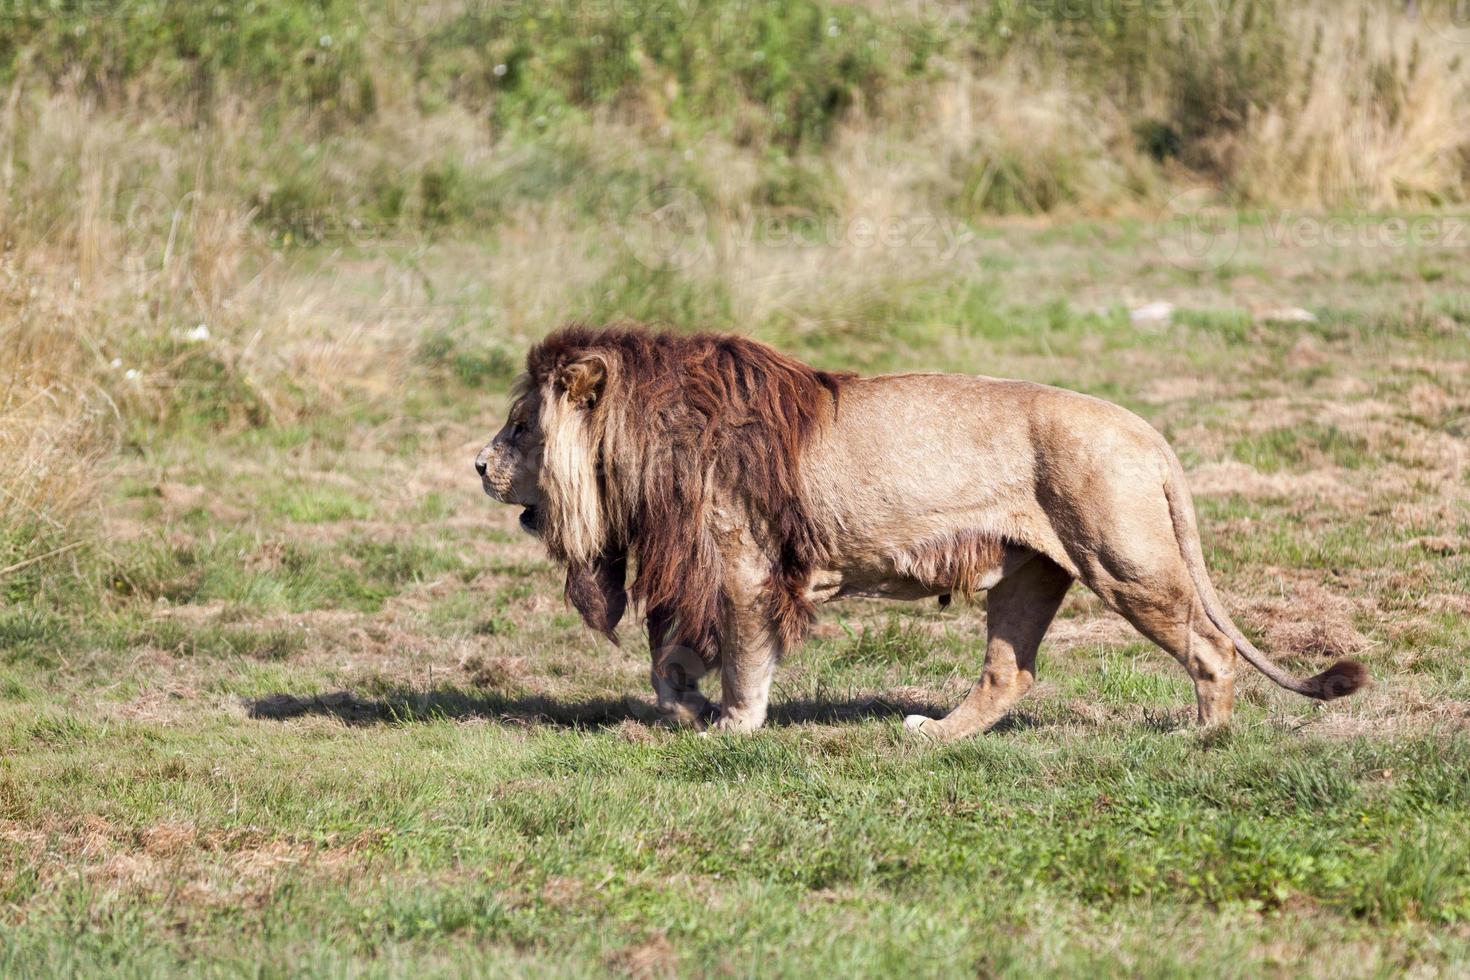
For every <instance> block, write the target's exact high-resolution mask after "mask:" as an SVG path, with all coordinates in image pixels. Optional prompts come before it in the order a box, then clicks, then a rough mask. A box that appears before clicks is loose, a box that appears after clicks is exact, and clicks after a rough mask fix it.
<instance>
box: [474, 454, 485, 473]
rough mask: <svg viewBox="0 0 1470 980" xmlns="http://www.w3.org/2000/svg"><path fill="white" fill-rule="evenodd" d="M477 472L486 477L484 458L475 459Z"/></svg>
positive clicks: (477, 457)
mask: <svg viewBox="0 0 1470 980" xmlns="http://www.w3.org/2000/svg"><path fill="white" fill-rule="evenodd" d="M475 472H476V473H478V474H480V475H481V476H484V475H485V458H484V457H483V456H476V457H475Z"/></svg>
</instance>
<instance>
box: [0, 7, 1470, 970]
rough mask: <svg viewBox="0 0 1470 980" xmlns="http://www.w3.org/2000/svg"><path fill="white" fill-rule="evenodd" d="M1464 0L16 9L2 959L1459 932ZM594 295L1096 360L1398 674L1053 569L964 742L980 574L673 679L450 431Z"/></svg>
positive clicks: (1012, 963) (1468, 314)
mask: <svg viewBox="0 0 1470 980" xmlns="http://www.w3.org/2000/svg"><path fill="white" fill-rule="evenodd" d="M1459 12H1460V11H1457V10H1456V9H1455V4H1453V3H1451V2H1449V0H1423V2H1421V3H1419V4H1415V5H1409V6H1407V7H1406V5H1405V4H1403V3H1401V2H1399V0H1343V2H1331V3H1329V2H1326V0H1309V2H1306V3H1289V2H1287V0H1210V2H1204V3H1202V2H1198V0H1156V2H1153V0H1151V2H1149V3H1132V2H1118V3H1096V4H1085V3H1071V2H1057V3H1044V2H1026V3H1021V2H1010V0H1004V2H1000V0H998V2H995V3H991V4H985V5H975V6H973V7H972V6H970V5H961V4H948V3H938V4H935V3H907V2H898V0H895V2H891V3H889V2H876V0H875V2H865V3H849V2H829V0H746V2H743V3H741V4H728V3H719V4H716V3H713V2H704V0H666V2H665V0H652V2H649V3H622V2H613V0H610V2H586V0H544V2H538V3H438V2H437V0H436V2H432V3H397V2H392V3H366V4H356V3H353V4H348V3H342V2H338V0H319V2H318V0H311V2H306V0H291V2H287V0H282V2H279V3H272V4H236V5H228V4H226V5H199V4H196V3H191V2H184V0H125V2H121V3H117V4H95V3H88V4H52V3H25V2H21V3H10V4H5V3H3V2H0V83H3V84H4V89H3V92H0V457H3V458H4V459H5V461H6V465H5V466H3V467H0V976H6V977H8V976H31V975H55V974H61V975H66V974H70V975H88V976H90V975H94V974H99V973H101V974H108V975H121V976H156V975H164V974H178V973H188V974H195V975H211V976H218V975H228V976H235V975H251V976H278V975H287V974H290V975H296V974H305V975H327V976H344V975H354V976H355V975H411V976H418V975H475V974H485V975H502V974H506V973H512V974H516V973H520V974H547V973H553V972H555V973H569V974H573V975H593V974H599V975H600V974H606V973H615V974H627V975H633V976H640V977H646V976H662V975H667V974H702V973H728V974H735V975H757V974H760V975H810V974H813V973H818V972H820V973H824V974H825V973H839V974H840V973H844V972H845V973H849V974H862V975H874V974H893V973H904V974H921V975H957V976H959V975H976V974H979V975H986V976H990V975H1031V974H1036V973H1050V974H1068V975H1071V974H1076V973H1081V972H1084V971H1085V972H1086V973H1088V974H1099V975H1118V976H1122V975H1128V976H1136V975H1144V976H1173V975H1180V976H1182V975H1189V976H1197V975H1205V976H1245V975H1249V976H1255V975H1259V974H1261V973H1269V974H1275V975H1282V976H1292V977H1295V976H1302V975H1305V976H1323V977H1327V976H1333V977H1336V976H1389V975H1393V976H1397V975H1400V974H1404V973H1409V974H1411V975H1416V976H1428V975H1463V974H1465V973H1466V972H1470V839H1467V835H1466V833H1465V828H1466V826H1467V824H1470V480H1467V477H1470V470H1467V466H1470V262H1467V261H1466V258H1467V256H1470V215H1467V214H1466V211H1465V202H1466V201H1467V200H1470V137H1467V135H1466V134H1470V115H1467V113H1470V109H1467V107H1470V59H1467V58H1466V57H1465V55H1466V52H1467V50H1470V49H1467V48H1466V47H1465V44H1466V42H1467V41H1470V34H1466V32H1465V30H1464V25H1463V23H1462V22H1461V20H1457V19H1456V14H1457V13H1459ZM573 317H578V318H584V319H587V320H590V321H593V322H603V321H607V320H612V319H617V318H624V317H627V318H635V319H641V320H646V321H652V322H656V323H661V324H665V325H669V326H670V327H671V328H673V329H694V328H702V329H720V330H737V331H741V332H744V333H750V334H753V335H755V336H757V337H760V338H762V339H764V340H767V341H770V342H772V343H775V344H777V345H779V346H781V347H782V348H783V349H786V350H788V351H790V352H792V353H794V354H796V355H798V356H800V357H803V358H805V359H807V360H809V361H811V362H812V363H814V364H817V365H820V366H822V367H827V368H845V369H853V370H858V371H862V372H867V373H874V372H882V371H897V370H912V369H924V370H934V369H943V370H952V371H965V372H976V373H985V374H991V375H1000V376H1010V377H1020V378H1028V379H1033V380H1037V381H1042V382H1047V383H1054V384H1060V385H1064V386H1067V387H1071V388H1075V389H1079V390H1082V391H1086V392H1090V393H1093V394H1097V395H1100V396H1103V397H1106V398H1109V399H1112V400H1115V401H1118V402H1120V403H1122V404H1124V405H1126V406H1128V407H1129V408H1131V409H1133V410H1135V411H1137V412H1138V413H1140V414H1141V415H1143V416H1144V417H1145V418H1147V419H1148V420H1149V421H1150V422H1152V423H1153V424H1154V425H1156V426H1157V427H1158V428H1159V429H1160V430H1161V431H1163V432H1164V433H1165V434H1166V435H1167V436H1168V437H1169V439H1170V440H1171V441H1172V443H1173V444H1174V446H1175V447H1176V449H1177V450H1178V452H1179V455H1180V457H1181V458H1182V460H1183V462H1184V464H1185V467H1186V469H1187V470H1188V472H1189V478H1190V482H1191V484H1192V486H1193V488H1194V491H1195V497H1196V501H1197V504H1198V507H1199V511H1200V523H1201V529H1202V533H1203V536H1204V540H1205V548H1206V552H1207V557H1208V559H1209V563H1210V566H1211V568H1212V570H1213V573H1214V578H1215V582H1216V584H1217V585H1218V586H1219V588H1220V591H1221V593H1222V594H1223V596H1224V598H1225V600H1226V603H1227V604H1228V606H1229V607H1230V608H1231V610H1232V611H1233V612H1234V614H1235V617H1236V619H1237V621H1238V622H1239V623H1240V625H1241V626H1242V628H1243V629H1244V630H1245V632H1247V633H1248V634H1249V635H1250V636H1251V637H1252V638H1253V639H1254V640H1256V641H1257V642H1259V643H1260V644H1261V645H1262V647H1263V648H1265V649H1266V650H1267V651H1268V652H1270V653H1271V654H1272V656H1273V657H1275V658H1276V659H1277V660H1278V661H1279V662H1281V663H1282V664H1284V665H1287V666H1289V667H1291V668H1292V669H1293V670H1295V671H1297V672H1300V673H1306V672H1314V671H1315V670H1318V669H1321V667H1322V666H1324V665H1325V664H1327V663H1329V662H1331V661H1332V660H1334V659H1336V658H1337V657H1340V656H1343V655H1348V654H1351V655H1354V656H1356V657H1358V658H1360V659H1361V660H1363V661H1364V662H1365V663H1366V664H1367V665H1368V666H1369V668H1370V670H1371V672H1372V675H1373V680H1374V686H1373V687H1372V689H1371V690H1369V691H1367V692H1365V693H1364V694H1362V695H1360V696H1358V697H1356V698H1354V699H1351V700H1349V701H1346V702H1337V703H1333V704H1330V705H1327V706H1322V705H1317V704H1311V703H1307V702H1305V701H1303V700H1301V699H1299V698H1296V697H1295V696H1290V695H1286V694H1284V693H1282V692H1281V691H1279V690H1277V689H1275V688H1273V687H1271V686H1270V685H1269V684H1268V683H1266V682H1265V681H1263V680H1262V679H1261V678H1259V677H1256V676H1254V675H1247V676H1245V677H1244V679H1243V680H1242V682H1241V686H1240V690H1239V701H1238V705H1237V713H1236V721H1235V724H1234V725H1233V726H1232V727H1231V728H1230V729H1229V730H1228V731H1226V732H1223V733H1218V734H1215V735H1212V736H1209V737H1207V738H1205V737H1201V736H1199V735H1197V734H1195V733H1193V732H1192V731H1191V730H1190V728H1189V725H1188V722H1189V719H1190V717H1191V716H1192V713H1193V695H1192V691H1191V689H1190V686H1189V684H1188V682H1187V680H1186V678H1185V676H1184V674H1183V672H1182V671H1180V670H1179V668H1178V667H1177V665H1175V664H1174V663H1173V662H1172V661H1171V660H1170V659H1169V658H1168V657H1167V656H1166V655H1164V654H1163V653H1162V652H1160V651H1158V650H1157V649H1155V648H1153V647H1152V646H1151V645H1149V644H1148V643H1146V642H1144V641H1142V640H1141V639H1140V638H1139V637H1138V636H1137V635H1136V634H1134V633H1133V632H1132V631H1131V629H1130V628H1129V627H1128V626H1127V625H1126V624H1124V623H1123V622H1122V621H1121V620H1119V619H1117V618H1116V617H1114V616H1112V615H1110V614H1108V613H1106V612H1104V611H1103V610H1102V609H1101V608H1100V606H1099V604H1098V603H1097V602H1096V601H1095V600H1094V599H1093V598H1092V597H1091V596H1090V595H1089V594H1087V593H1086V592H1084V591H1083V590H1081V589H1078V590H1075V591H1074V593H1073V594H1072V595H1071V596H1070V597H1069V599H1068V601H1067V604H1066V605H1065V607H1064V608H1063V611H1062V614H1061V617H1060V619H1059V620H1058V622H1057V623H1056V625H1055V626H1054V627H1053V629H1052V631H1051V634H1050V636H1049V640H1048V642H1047V643H1046V644H1044V646H1043V648H1042V654H1041V662H1040V680H1039V684H1038V686H1037V688H1036V689H1035V690H1034V691H1033V692H1032V694H1031V695H1030V696H1028V698H1027V699H1026V700H1025V701H1024V702H1023V703H1022V704H1021V706H1020V707H1019V708H1018V710H1017V711H1016V712H1015V713H1014V714H1013V715H1012V716H1011V717H1010V718H1008V719H1007V720H1006V721H1005V722H1003V723H1002V724H1001V725H1000V726H999V727H998V728H997V730H995V731H994V732H992V733H990V734H988V735H986V736H984V737H980V738H976V739H973V740H970V741H968V742H965V743H963V744H957V745H952V746H947V747H943V748H938V747H933V746H929V745H925V744H920V743H916V742H914V741H912V740H910V739H908V738H906V737H905V736H904V733H903V732H902V731H901V726H900V719H901V718H902V717H903V715H904V713H905V712H908V711H926V712H935V713H937V712H940V711H943V710H945V708H947V707H948V706H949V705H951V704H953V703H955V702H956V701H957V700H958V699H959V698H960V697H961V696H963V694H964V692H965V691H966V689H967V688H968V686H969V684H970V682H971V680H972V679H973V678H974V677H975V675H976V674H977V672H978V669H979V658H980V656H981V653H982V646H983V634H984V616H985V613H984V607H983V602H982V603H979V604H977V605H974V606H964V605H960V606H957V607H952V608H950V609H948V610H940V609H939V608H938V607H937V605H935V604H925V605H922V606H904V605H880V604H876V603H873V604H869V603H856V602H855V603H849V604H846V605H841V606H836V607H831V608H829V609H827V610H825V611H824V616H823V619H822V622H821V623H820V625H819V627H818V628H817V631H816V634H815V636H814V637H813V638H812V640H811V641H810V642H809V643H808V644H807V645H806V646H805V647H804V648H803V649H802V650H800V651H798V652H795V653H793V654H792V655H791V656H790V657H789V658H788V660H787V662H786V663H785V664H784V666H783V668H782V670H781V671H780V673H779V675H778V678H777V682H776V688H775V695H774V698H773V706H772V719H771V723H770V724H769V725H768V727H767V728H766V729H765V730H763V731H762V732H760V733H758V734H756V735H753V736H749V737H728V738H727V737H711V738H704V737H699V736H697V735H694V734H692V733H688V732H680V731H672V730H667V729H663V728H660V727H657V726H656V725H655V724H654V723H653V718H652V715H653V711H652V704H651V698H650V695H649V692H648V690H647V662H648V654H647V650H646V648H645V647H644V645H643V643H642V641H641V640H640V639H639V638H638V637H637V636H636V631H633V630H629V629H625V630H624V639H625V646H624V647H623V648H621V649H618V648H614V647H612V646H610V645H609V644H608V643H606V642H605V641H603V640H601V639H599V638H597V637H594V636H591V635H589V634H588V633H587V632H586V631H585V630H583V628H582V627H581V625H580V622H579V620H578V617H577V616H576V615H575V613H574V612H572V611H571V610H570V609H569V608H568V607H567V606H566V605H565V604H564V603H563V601H562V598H561V576H560V574H559V573H558V570H557V569H556V568H554V567H553V566H552V565H551V563H550V562H549V561H548V560H547V558H546V556H545V554H544V552H543V551H542V550H541V549H540V548H539V547H538V546H537V545H536V543H535V542H534V541H532V540H531V539H529V538H528V537H526V536H525V535H524V534H522V533H521V532H519V531H518V530H517V528H516V513H515V510H514V509H513V508H506V507H498V506H497V505H494V504H493V503H492V502H490V501H489V500H488V499H487V498H486V497H485V496H484V495H483V493H482V492H481V490H480V486H479V481H478V479H477V478H476V476H475V474H474V473H473V470H472V469H471V461H472V459H473V457H474V454H475V452H476V451H477V450H478V449H479V448H480V446H481V445H483V443H484V442H485V441H486V440H487V439H488V438H489V436H490V435H491V434H493V432H494V431H495V430H496V429H497V428H498V427H499V425H500V423H501V420H502V418H503V415H504V412H505V409H506V407H507V396H508V392H509V390H510V386H511V383H512V381H513V378H514V376H515V374H516V372H517V371H518V369H519V364H520V361H521V358H522V357H523V355H524V352H525V349H526V348H527V347H528V346H529V345H530V344H531V343H532V342H534V341H535V340H536V339H537V338H539V337H540V336H541V335H542V334H544V333H545V332H546V331H547V330H549V329H550V328H552V327H553V326H555V325H557V324H558V323H560V322H562V321H564V320H567V319H569V318H573ZM711 693H717V691H716V692H711Z"/></svg>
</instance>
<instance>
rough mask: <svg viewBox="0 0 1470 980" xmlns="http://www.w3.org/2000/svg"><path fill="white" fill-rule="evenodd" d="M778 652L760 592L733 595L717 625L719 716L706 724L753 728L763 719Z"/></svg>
mask: <svg viewBox="0 0 1470 980" xmlns="http://www.w3.org/2000/svg"><path fill="white" fill-rule="evenodd" d="M780 654H781V648H780V641H779V640H777V638H776V630H775V628H774V624H773V623H772V622H771V618H770V615H769V613H768V612H767V606H766V602H765V595H764V593H761V592H757V591H755V590H750V592H749V593H747V594H745V595H740V596H737V597H733V598H732V599H731V601H730V608H729V610H728V611H727V613H726V615H725V616H724V618H723V620H722V622H721V626H720V716H719V717H718V718H717V719H715V721H714V722H713V723H712V724H711V725H710V728H712V729H714V730H717V731H731V732H753V731H755V730H756V729H757V728H759V727H761V726H762V725H764V724H765V723H766V706H767V704H768V702H769V701H770V698H771V680H772V679H773V678H774V677H775V675H776V662H777V660H778V659H780Z"/></svg>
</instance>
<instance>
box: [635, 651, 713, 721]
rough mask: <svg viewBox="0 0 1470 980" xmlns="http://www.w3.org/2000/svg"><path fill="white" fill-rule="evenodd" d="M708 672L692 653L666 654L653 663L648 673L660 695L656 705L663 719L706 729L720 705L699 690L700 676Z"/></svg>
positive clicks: (657, 696) (655, 693)
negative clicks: (716, 704) (681, 655)
mask: <svg viewBox="0 0 1470 980" xmlns="http://www.w3.org/2000/svg"><path fill="white" fill-rule="evenodd" d="M690 661H692V663H691V662H690ZM705 672H706V668H705V666H704V663H703V662H702V661H701V660H700V659H699V658H698V657H695V656H692V655H691V656H690V657H677V656H676V657H666V658H664V659H663V661H662V662H659V663H656V664H655V665H654V667H653V669H652V670H651V671H649V677H650V679H651V680H652V681H653V694H654V697H655V698H656V699H657V700H656V703H655V707H656V708H657V710H658V713H659V716H660V717H661V718H662V719H663V720H664V721H666V722H668V723H670V724H672V725H683V726H689V727H692V728H700V729H703V728H704V727H705V726H706V725H708V724H709V723H710V721H712V720H713V719H714V718H715V717H716V716H717V715H718V714H719V709H718V708H716V707H715V706H714V705H713V704H712V703H711V702H710V700H709V698H707V697H705V696H704V695H703V694H701V693H700V692H699V679H700V678H701V677H703V676H704V674H705Z"/></svg>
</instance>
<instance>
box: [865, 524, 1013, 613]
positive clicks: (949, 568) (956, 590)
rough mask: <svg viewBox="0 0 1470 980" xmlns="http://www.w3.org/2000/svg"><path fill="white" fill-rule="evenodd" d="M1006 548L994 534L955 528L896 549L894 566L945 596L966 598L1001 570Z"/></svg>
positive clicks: (984, 586)
mask: <svg viewBox="0 0 1470 980" xmlns="http://www.w3.org/2000/svg"><path fill="white" fill-rule="evenodd" d="M1005 550H1006V549H1005V542H1003V541H1001V540H1000V538H998V537H996V536H995V535H993V534H982V533H979V532H976V531H956V532H952V533H949V534H944V535H939V536H936V537H931V538H926V539H925V540H923V541H920V542H918V543H917V544H913V545H909V546H908V547H906V548H901V549H899V550H898V551H895V552H894V554H893V567H894V569H895V570H896V571H897V572H898V573H899V574H900V575H905V576H908V577H909V578H912V579H914V580H915V581H917V582H920V583H922V584H923V585H925V586H927V587H930V588H933V589H937V590H940V591H941V592H943V594H945V595H949V594H951V593H953V594H956V595H959V596H960V597H962V598H965V599H969V598H972V597H973V596H974V595H975V593H977V592H979V591H981V590H982V589H984V588H987V587H988V586H987V585H986V584H985V583H986V582H987V580H988V579H989V578H991V577H992V576H993V575H996V574H998V573H999V572H1000V569H1001V562H1002V560H1003V559H1004V558H1005Z"/></svg>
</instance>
